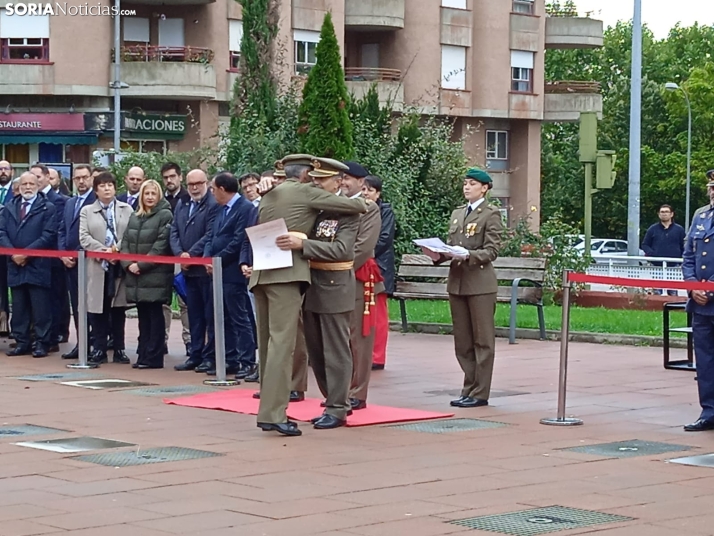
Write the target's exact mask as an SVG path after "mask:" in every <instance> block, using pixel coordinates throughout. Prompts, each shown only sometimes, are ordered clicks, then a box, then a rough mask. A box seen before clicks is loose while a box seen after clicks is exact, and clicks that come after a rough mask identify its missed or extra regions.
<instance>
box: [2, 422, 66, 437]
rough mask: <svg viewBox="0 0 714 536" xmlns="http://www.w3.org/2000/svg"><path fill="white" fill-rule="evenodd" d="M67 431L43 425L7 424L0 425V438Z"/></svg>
mask: <svg viewBox="0 0 714 536" xmlns="http://www.w3.org/2000/svg"><path fill="white" fill-rule="evenodd" d="M67 432H68V430H60V429H58V428H47V427H45V426H35V425H34V424H8V425H5V426H0V438H3V437H21V436H32V435H52V434H61V433H67Z"/></svg>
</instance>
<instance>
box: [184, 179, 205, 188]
mask: <svg viewBox="0 0 714 536" xmlns="http://www.w3.org/2000/svg"><path fill="white" fill-rule="evenodd" d="M206 182H207V181H201V182H187V183H186V186H188V187H189V188H198V187H199V186H203V185H204V184H206Z"/></svg>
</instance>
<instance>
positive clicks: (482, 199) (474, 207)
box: [466, 197, 486, 212]
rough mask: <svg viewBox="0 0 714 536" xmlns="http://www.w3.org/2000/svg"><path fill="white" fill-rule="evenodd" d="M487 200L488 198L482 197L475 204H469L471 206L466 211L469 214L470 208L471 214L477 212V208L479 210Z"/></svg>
mask: <svg viewBox="0 0 714 536" xmlns="http://www.w3.org/2000/svg"><path fill="white" fill-rule="evenodd" d="M485 200H486V198H485V197H482V198H481V199H479V200H478V201H474V202H473V203H469V206H468V208H467V209H466V211H467V212H468V210H469V208H470V209H471V212H473V211H474V210H476V208H477V207H478V206H479V205H480V204H481V203H483V202H484V201H485Z"/></svg>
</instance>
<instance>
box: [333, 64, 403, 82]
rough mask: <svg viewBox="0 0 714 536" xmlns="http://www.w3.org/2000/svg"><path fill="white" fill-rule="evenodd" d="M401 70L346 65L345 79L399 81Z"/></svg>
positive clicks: (352, 80) (351, 80)
mask: <svg viewBox="0 0 714 536" xmlns="http://www.w3.org/2000/svg"><path fill="white" fill-rule="evenodd" d="M401 79H402V71H400V70H399V69H380V68H377V67H346V68H345V80H347V81H349V82H399V81H401Z"/></svg>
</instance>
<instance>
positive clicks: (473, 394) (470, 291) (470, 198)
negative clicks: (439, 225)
mask: <svg viewBox="0 0 714 536" xmlns="http://www.w3.org/2000/svg"><path fill="white" fill-rule="evenodd" d="M492 187H493V181H492V179H491V177H490V176H489V175H488V173H486V172H485V171H483V170H481V169H478V168H471V169H469V170H468V172H467V173H466V177H465V178H464V187H463V188H464V197H465V198H466V201H467V204H466V205H464V206H461V207H459V208H457V209H456V210H455V211H454V212H453V214H451V220H450V226H449V241H448V243H449V245H451V246H457V250H458V251H459V253H458V254H454V256H453V257H452V260H451V266H450V268H449V279H448V282H447V286H446V290H447V292H448V293H449V305H450V306H451V317H452V319H453V324H454V347H455V350H456V359H458V361H459V365H460V366H461V370H463V371H464V386H463V388H462V390H461V396H460V397H459V398H458V399H457V400H452V401H451V405H452V406H454V407H458V408H475V407H479V406H487V405H488V398H489V395H490V391H491V377H492V375H493V359H494V353H495V347H496V328H495V323H494V315H495V314H496V295H497V293H498V280H497V279H496V272H495V270H494V268H493V261H495V260H496V257H498V250H499V248H500V245H501V232H502V230H503V223H502V221H501V213H500V212H499V210H498V209H497V208H496V207H493V206H491V205H489V204H488V201H487V200H486V194H487V193H488V191H489V190H490V189H491V188H492ZM425 253H427V255H429V256H430V257H432V259H434V260H435V261H436V262H443V261H444V260H446V258H445V257H444V256H443V255H438V254H435V253H433V252H429V251H428V250H426V251H425Z"/></svg>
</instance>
